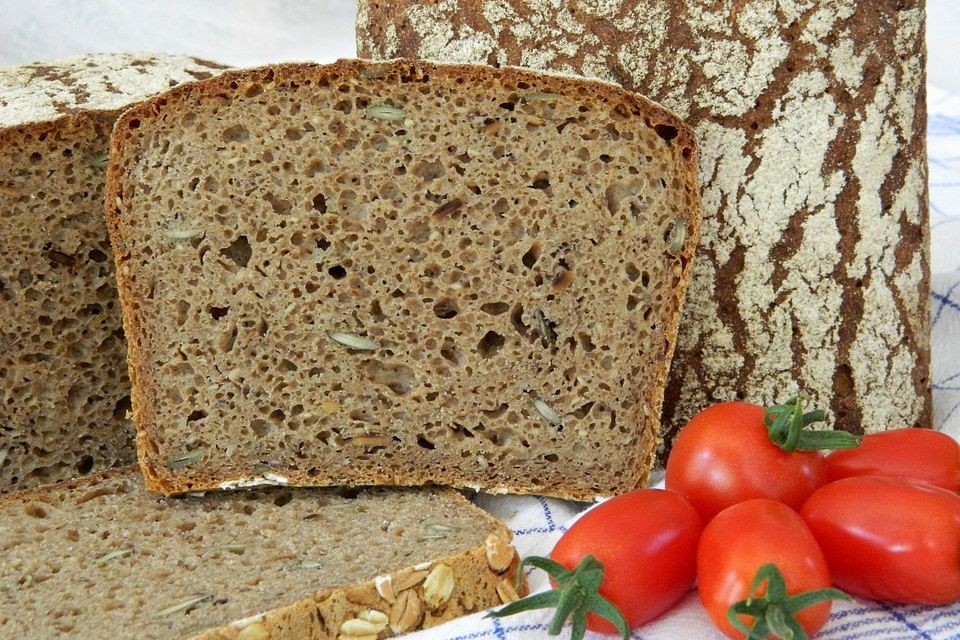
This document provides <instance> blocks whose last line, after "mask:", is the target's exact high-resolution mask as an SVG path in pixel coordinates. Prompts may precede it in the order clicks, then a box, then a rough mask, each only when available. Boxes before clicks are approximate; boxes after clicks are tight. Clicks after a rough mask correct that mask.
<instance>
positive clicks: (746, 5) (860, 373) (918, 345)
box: [357, 0, 931, 433]
mask: <svg viewBox="0 0 960 640" xmlns="http://www.w3.org/2000/svg"><path fill="white" fill-rule="evenodd" d="M358 5H359V14H358V22H357V36H358V38H357V40H358V51H359V53H360V55H361V56H364V57H371V58H394V57H398V56H404V57H412V58H418V57H420V58H428V59H436V60H446V61H455V62H489V63H494V64H501V65H507V64H514V65H524V66H529V67H533V68H537V69H551V70H556V71H562V72H569V73H582V74H584V75H587V76H594V77H599V78H602V79H605V80H611V81H616V82H619V83H622V84H623V85H624V86H625V87H627V88H628V89H632V90H636V91H639V92H641V93H643V94H645V95H648V96H650V97H651V98H653V99H655V100H659V101H661V102H662V103H663V104H665V105H666V106H667V107H669V108H671V109H673V110H674V111H675V112H676V113H678V114H679V115H680V116H682V117H684V118H685V119H687V120H688V122H690V124H691V125H692V126H693V127H694V129H695V132H696V137H697V140H698V142H699V144H700V148H701V158H702V160H701V163H700V176H701V182H702V185H703V208H704V233H703V239H702V242H701V249H700V252H699V257H698V260H697V263H696V266H695V268H694V272H693V275H692V276H691V284H690V294H689V297H690V300H691V301H694V302H692V303H691V304H688V305H686V307H685V309H684V312H683V318H682V321H681V330H680V336H679V339H678V343H677V350H676V357H675V358H674V362H673V369H672V372H671V376H670V382H669V384H668V387H667V393H666V400H665V404H664V416H663V419H664V425H665V427H666V428H667V430H668V431H669V432H673V431H675V430H676V429H677V428H679V427H680V426H682V425H683V424H684V423H685V422H686V420H687V419H688V418H690V417H691V415H692V414H694V413H696V412H697V411H699V410H700V409H702V408H703V407H704V406H706V405H708V404H710V403H713V402H716V401H721V400H733V399H738V398H739V399H746V400H748V401H752V402H758V403H771V402H774V401H779V400H781V399H783V398H786V397H789V396H791V395H793V394H794V393H796V392H797V391H801V390H802V391H806V392H808V393H810V394H811V395H812V396H813V397H814V399H815V401H816V403H817V404H818V405H819V406H821V407H823V408H825V409H829V412H830V414H831V415H832V416H833V418H834V420H835V425H834V426H836V427H840V428H842V429H846V430H848V431H851V432H854V433H862V432H863V431H868V432H869V431H877V430H883V429H889V428H894V427H905V426H913V425H916V426H930V420H931V414H930V411H931V397H930V388H929V375H930V374H929V370H930V350H929V318H928V308H927V307H928V295H929V294H928V291H929V275H928V272H929V261H928V245H929V229H928V223H927V180H926V175H927V166H926V149H925V142H924V136H925V124H926V108H925V102H924V96H925V87H924V76H925V67H924V64H925V54H926V52H925V47H924V20H925V17H924V1H923V0H900V1H898V2H858V1H857V0H829V1H828V0H811V1H808V2H801V3H783V2H779V1H777V0H751V1H749V2H744V1H742V0H721V1H718V2H686V1H684V0H644V1H643V2H635V1H633V0H609V1H607V2H573V3H567V2H552V1H547V0H522V1H520V0H483V1H481V0H440V1H436V0H359V3H358Z"/></svg>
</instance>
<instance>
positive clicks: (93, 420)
mask: <svg viewBox="0 0 960 640" xmlns="http://www.w3.org/2000/svg"><path fill="white" fill-rule="evenodd" d="M220 68H221V67H220V66H219V65H215V64H213V63H209V62H203V61H200V60H195V59H193V58H189V57H186V56H173V55H163V54H104V55H88V56H80V57H76V58H69V59H65V60H55V61H52V62H38V63H34V64H28V65H23V66H17V67H8V68H3V69H0V247H2V249H0V491H7V490H10V489H14V488H26V487H32V486H36V485H38V484H42V483H44V482H54V481H57V480H63V479H67V478H71V477H74V476H76V475H79V474H81V473H86V472H88V471H91V470H96V469H102V468H106V467H110V466H114V465H117V464H131V463H132V462H134V460H135V454H134V451H135V450H134V447H133V425H132V424H131V422H130V421H129V420H128V419H127V417H126V413H127V410H128V409H129V407H130V399H129V393H130V390H129V384H128V382H127V374H126V358H125V353H126V345H125V344H124V340H123V331H122V328H121V320H120V308H119V304H118V302H117V294H116V284H115V278H114V272H113V263H112V260H111V259H110V243H109V238H108V236H107V228H106V225H105V224H104V222H103V217H102V211H103V185H104V180H105V177H106V166H107V150H108V147H109V138H110V131H111V129H112V127H113V122H114V121H115V120H116V118H117V116H118V115H119V113H120V111H121V110H122V109H124V108H125V107H127V106H129V105H130V104H132V103H134V102H136V101H138V100H142V99H144V98H146V97H148V96H150V95H153V94H155V93H157V92H160V91H163V90H165V89H168V88H170V87H171V86H173V85H175V84H177V83H179V82H184V81H187V80H196V79H198V78H205V77H209V76H210V75H212V74H214V73H217V72H218V70H219V69H220Z"/></svg>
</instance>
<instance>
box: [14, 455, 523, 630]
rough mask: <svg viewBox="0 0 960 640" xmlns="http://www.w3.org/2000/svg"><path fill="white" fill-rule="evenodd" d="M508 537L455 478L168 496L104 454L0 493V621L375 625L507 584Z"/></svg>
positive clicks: (114, 625) (487, 595)
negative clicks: (108, 464) (77, 476)
mask: <svg viewBox="0 0 960 640" xmlns="http://www.w3.org/2000/svg"><path fill="white" fill-rule="evenodd" d="M511 538H512V534H511V533H510V531H509V530H508V529H507V528H506V527H505V526H504V525H503V524H502V523H500V522H499V521H497V520H495V519H494V518H492V517H491V516H489V515H487V514H486V513H484V512H483V511H481V510H480V509H478V508H476V507H474V506H473V505H472V504H470V503H469V502H467V501H466V500H465V499H464V498H463V497H462V496H460V495H459V494H458V493H456V492H454V491H451V490H438V491H433V490H426V489H388V488H382V489H377V488H373V489H351V490H345V489H281V488H270V489H262V490H250V491H239V492H230V493H223V492H218V493H215V494H207V495H205V496H202V497H197V496H185V497H182V498H164V497H160V496H157V495H156V494H151V493H148V492H147V491H146V489H145V488H144V486H143V479H142V477H141V476H140V474H139V473H138V472H137V470H136V469H135V468H129V469H118V470H112V471H107V472H104V473H101V474H97V475H92V476H89V477H87V478H84V479H82V480H76V481H73V482H68V483H62V484H58V485H51V486H47V487H43V488H41V489H37V490H32V491H23V492H17V493H12V494H8V495H7V496H4V497H3V498H0V554H2V557H3V562H2V563H0V635H2V636H3V637H4V638H11V639H12V638H22V639H28V638H62V639H65V640H66V639H70V638H77V639H78V640H89V639H90V638H111V639H114V640H123V639H127V638H129V639H130V640H134V639H135V640H148V639H150V640H152V639H156V640H161V639H162V640H167V639H171V640H172V639H174V638H188V637H189V638H197V639H202V640H326V639H330V640H333V639H335V638H337V637H341V638H354V637H357V638H360V637H369V638H377V637H379V638H384V637H386V636H390V635H394V634H395V633H403V632H405V631H410V630H412V629H419V628H424V627H429V626H433V625H436V624H439V623H441V622H445V621H447V620H450V619H451V618H455V617H457V616H461V615H463V614H465V613H470V612H473V611H478V610H480V609H485V608H487V607H492V606H496V605H499V604H500V603H501V602H504V601H510V600H512V599H514V598H516V596H517V593H516V591H514V586H513V585H514V579H515V577H516V567H517V563H518V561H517V554H516V551H515V550H514V549H513V547H512V545H511V542H510V541H511Z"/></svg>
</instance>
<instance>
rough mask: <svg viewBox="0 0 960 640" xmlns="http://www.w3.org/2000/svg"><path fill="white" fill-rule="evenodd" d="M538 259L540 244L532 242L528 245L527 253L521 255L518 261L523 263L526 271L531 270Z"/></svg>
mask: <svg viewBox="0 0 960 640" xmlns="http://www.w3.org/2000/svg"><path fill="white" fill-rule="evenodd" d="M539 259H540V243H538V242H534V243H533V244H531V245H530V248H529V249H527V252H526V253H524V254H523V257H522V258H521V259H520V261H521V262H522V263H523V266H525V267H526V268H527V269H532V268H533V265H535V264H536V263H537V260H539Z"/></svg>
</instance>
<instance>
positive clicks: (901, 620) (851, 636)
mask: <svg viewBox="0 0 960 640" xmlns="http://www.w3.org/2000/svg"><path fill="white" fill-rule="evenodd" d="M928 106H929V112H930V116H929V141H928V144H929V156H930V217H931V220H930V224H931V229H932V234H931V236H932V241H931V245H932V259H931V266H932V269H931V271H932V273H933V279H932V285H931V292H930V311H931V318H932V322H933V325H932V336H931V339H932V344H933V381H934V382H933V397H934V426H935V427H936V428H938V429H940V430H942V431H945V432H947V433H950V434H951V435H952V436H953V437H955V438H957V437H960V251H957V250H956V249H955V247H960V96H956V95H950V94H946V93H944V92H942V91H938V90H937V89H935V88H933V87H931V88H930V91H929V104H928ZM951 249H953V250H951ZM476 502H477V504H478V505H479V506H481V507H483V508H484V509H486V510H488V511H490V512H491V513H493V514H494V515H496V516H497V517H499V518H501V519H503V520H504V521H505V522H507V524H509V525H510V527H511V528H512V529H513V530H514V533H515V534H516V545H517V549H518V550H519V551H520V553H521V555H523V556H526V555H532V554H535V555H548V554H549V553H550V550H551V549H552V548H553V545H554V543H556V541H557V539H558V538H559V537H560V536H561V535H562V534H563V532H564V531H566V527H567V526H568V525H569V524H570V522H571V521H572V520H573V519H574V518H575V517H576V516H577V514H578V513H580V512H581V510H582V509H583V505H582V504H579V503H573V502H564V501H562V500H551V499H548V498H540V497H516V496H487V495H481V496H479V497H478V498H477V500H476ZM530 586H531V589H532V590H533V591H539V590H543V589H546V588H547V583H546V580H545V578H544V576H543V574H542V572H539V571H535V572H532V573H531V574H530ZM549 618H550V614H549V613H548V612H542V611H540V612H530V613H527V614H522V615H518V616H514V617H512V618H504V619H502V620H496V619H485V618H483V616H482V614H476V615H473V616H469V617H466V618H460V619H458V620H454V621H452V622H449V623H447V624H445V625H441V626H439V627H435V628H433V629H429V630H426V631H421V632H418V633H415V634H412V635H410V636H407V637H409V638H411V640H414V639H417V640H427V639H430V640H526V639H532V638H544V637H546V633H547V622H548V620H549ZM566 633H568V632H565V634H566ZM587 637H588V639H590V640H598V639H600V638H610V637H611V636H603V635H599V634H592V633H588V634H587ZM724 637H725V636H723V635H722V634H720V633H719V631H717V630H716V628H715V627H713V625H712V624H711V623H710V622H709V620H708V619H707V617H706V614H705V613H704V610H703V608H702V607H701V606H700V602H699V600H698V598H697V594H696V592H695V591H694V592H691V593H689V594H688V595H687V597H686V598H685V599H684V600H683V602H681V603H680V604H679V605H678V606H677V607H676V608H674V609H672V610H671V611H670V612H668V613H667V614H665V615H663V616H661V617H660V618H659V619H657V620H655V621H653V622H652V623H650V624H647V625H645V626H643V627H641V628H639V629H635V630H634V632H633V638H635V639H636V640H688V639H689V640H722V639H723V638H724ZM860 638H864V639H870V640H876V639H879V640H947V639H949V638H954V639H957V638H960V605H953V606H949V607H921V606H891V605H886V604H882V603H878V602H871V601H868V600H857V601H856V602H853V603H845V602H836V603H834V606H833V613H832V615H831V616H830V621H829V622H828V623H827V625H826V626H825V627H824V628H823V630H821V632H820V633H819V634H817V636H816V640H828V639H829V640H858V639H860Z"/></svg>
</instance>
